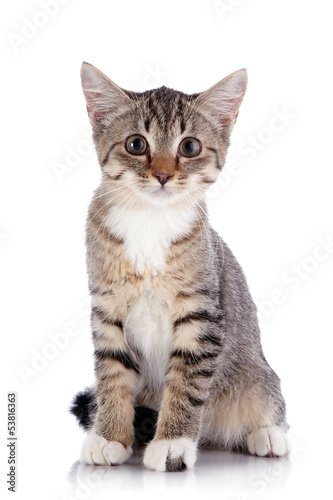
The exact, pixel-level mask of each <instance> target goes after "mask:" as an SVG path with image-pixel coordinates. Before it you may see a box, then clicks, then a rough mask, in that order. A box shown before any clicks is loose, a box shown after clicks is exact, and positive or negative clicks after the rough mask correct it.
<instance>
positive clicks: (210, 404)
mask: <svg viewBox="0 0 333 500" xmlns="http://www.w3.org/2000/svg"><path fill="white" fill-rule="evenodd" d="M81 76H82V85H83V92H84V95H85V98H86V102H87V109H88V114H89V117H90V121H91V124H92V127H93V138H94V142H95V145H96V151H97V155H98V159H99V163H100V165H101V169H102V182H101V185H100V186H99V188H98V189H97V191H96V194H95V196H94V198H93V200H92V202H91V205H90V209H89V218H88V224H87V248H88V253H87V262H88V271H89V285H90V291H91V298H92V332H93V340H94V349H95V372H96V387H95V388H94V389H91V390H87V391H85V392H83V393H80V394H79V395H77V397H76V399H75V400H74V404H73V407H72V412H73V413H74V414H76V416H77V417H78V418H79V420H80V423H81V424H82V425H83V426H84V427H85V428H86V429H87V430H88V435H87V438H86V441H85V443H84V445H83V449H82V453H81V460H82V461H83V462H85V463H88V464H112V465H113V464H121V463H123V462H125V461H126V460H127V459H128V458H129V456H130V455H131V453H132V446H133V443H134V438H135V433H134V428H135V427H136V428H138V425H140V422H141V423H142V419H141V421H140V414H141V415H142V412H143V415H151V416H154V415H155V417H156V419H157V422H156V428H154V429H153V430H152V436H150V437H153V439H152V440H151V441H150V442H149V444H148V445H147V447H146V449H145V452H144V459H143V461H144V464H145V465H146V466H147V467H148V468H150V469H153V470H158V471H165V470H167V471H174V470H182V469H184V468H186V467H187V468H191V467H192V466H193V465H194V463H195V460H196V453H197V447H198V444H199V443H200V444H210V445H214V446H219V447H221V448H224V449H235V448H237V449H240V450H243V451H245V450H247V451H248V452H249V453H251V454H253V455H259V456H282V455H286V454H287V453H288V442H287V438H286V431H287V428H288V425H287V423H286V420H285V403H284V400H283V397H282V395H281V391H280V381H279V378H278V377H277V375H276V374H275V373H274V371H273V370H272V369H271V368H270V366H269V365H268V363H267V361H266V359H265V357H264V355H263V352H262V348H261V344H260V332H259V327H258V322H257V315H256V308H255V305H254V303H253V301H252V299H251V296H250V293H249V291H248V287H247V284H246V280H245V277H244V275H243V272H242V270H241V268H240V266H239V264H238V262H237V261H236V259H235V257H234V256H233V254H232V253H231V251H230V250H229V248H228V247H227V245H226V244H225V243H224V242H223V241H222V240H221V238H220V237H219V236H218V234H216V232H215V231H214V230H213V229H212V228H211V227H210V225H209V221H208V219H207V214H206V209H205V191H206V189H207V188H208V187H209V186H210V185H211V184H212V183H213V182H214V181H215V180H216V179H217V176H218V174H219V172H220V171H221V168H222V166H223V164H224V162H225V157H226V153H227V149H228V145H229V137H230V133H231V130H232V128H233V126H234V123H235V121H236V118H237V115H238V109H239V106H240V104H241V102H242V99H243V97H244V93H245V90H246V85H247V73H246V71H245V70H240V71H237V72H235V73H233V74H232V75H230V76H228V77H227V78H225V79H224V80H222V81H220V82H219V83H217V84H216V85H214V86H213V87H211V88H210V89H209V90H207V91H206V92H203V93H199V94H192V95H187V94H183V93H182V92H178V91H175V90H171V89H169V88H166V87H161V88H159V89H156V90H150V91H147V92H144V93H134V92H129V91H126V90H123V89H121V88H119V87H118V86H117V85H115V84H114V83H113V82H112V81H111V80H109V79H108V78H107V77H106V76H105V75H104V74H103V73H101V72H100V71H99V70H98V69H96V68H95V67H93V66H91V65H90V64H87V63H84V64H83V66H82V72H81ZM148 409H151V410H148ZM135 410H136V411H135ZM149 411H151V413H150V414H149ZM140 412H141V413H140ZM145 412H146V413H145ZM147 412H148V413H147ZM136 413H137V415H136ZM146 437H147V436H146ZM148 439H149V437H148Z"/></svg>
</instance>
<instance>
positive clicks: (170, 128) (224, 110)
mask: <svg viewBox="0 0 333 500" xmlns="http://www.w3.org/2000/svg"><path fill="white" fill-rule="evenodd" d="M81 78H82V87H83V92H84V95H85V98H86V102H87V110H88V114H89V117H90V121H91V124H92V127H93V132H94V135H93V136H94V142H95V145H96V151H97V154H98V158H99V162H100V165H101V168H102V172H103V181H104V183H106V184H107V187H110V189H111V190H113V192H114V193H115V194H114V197H116V196H117V188H118V187H119V198H120V199H122V200H124V199H125V198H124V193H123V190H122V188H124V189H126V190H127V191H128V190H129V191H130V193H132V194H135V195H136V199H137V200H141V201H144V202H145V203H150V204H158V205H161V204H168V203H175V202H178V201H180V200H182V199H183V200H189V199H191V197H192V198H194V199H195V200H198V199H202V198H203V194H204V191H205V190H206V189H207V188H208V187H209V186H210V185H211V184H212V183H213V182H214V181H215V180H216V178H217V176H218V174H219V172H220V170H221V168H222V166H223V164H224V162H225V157H226V153H227V148H228V145H229V136H230V132H231V130H232V128H233V126H234V123H235V121H236V119H237V115H238V110H239V106H240V104H241V102H242V100H243V97H244V93H245V90H246V85H247V73H246V70H244V69H243V70H240V71H236V72H235V73H233V74H231V75H230V76H228V77H226V78H224V80H221V81H220V82H218V83H217V84H216V85H214V86H213V87H211V88H210V89H208V90H207V91H206V92H202V93H199V94H191V95H187V94H184V93H182V92H178V91H176V90H172V89H169V88H166V87H161V88H158V89H155V90H149V91H147V92H143V93H136V92H129V91H126V90H123V89H121V88H120V87H118V86H117V85H116V84H115V83H113V82H112V81H111V80H110V79H109V78H108V77H107V76H105V75H104V74H103V73H102V72H101V71H99V70H98V69H97V68H95V67H94V66H91V65H90V64H87V63H83V65H82V70H81Z"/></svg>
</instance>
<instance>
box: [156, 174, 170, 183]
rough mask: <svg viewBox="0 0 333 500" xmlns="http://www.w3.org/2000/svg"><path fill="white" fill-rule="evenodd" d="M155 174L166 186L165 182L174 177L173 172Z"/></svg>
mask: <svg viewBox="0 0 333 500" xmlns="http://www.w3.org/2000/svg"><path fill="white" fill-rule="evenodd" d="M154 176H155V177H156V178H157V179H158V182H159V183H160V184H161V185H162V186H164V184H166V183H167V182H168V180H169V179H171V177H173V174H162V173H161V174H160V173H159V174H154Z"/></svg>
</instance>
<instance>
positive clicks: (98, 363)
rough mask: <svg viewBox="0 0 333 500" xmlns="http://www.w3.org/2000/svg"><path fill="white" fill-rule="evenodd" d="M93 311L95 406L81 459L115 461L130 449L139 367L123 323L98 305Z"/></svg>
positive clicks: (123, 458)
mask: <svg viewBox="0 0 333 500" xmlns="http://www.w3.org/2000/svg"><path fill="white" fill-rule="evenodd" d="M92 315H93V337H94V348H95V373H96V379H97V391H96V394H97V402H98V410H97V416H96V420H95V423H94V427H93V429H91V430H90V431H89V434H88V436H87V439H86V441H85V443H84V445H83V448H82V452H81V461H83V462H85V463H88V464H95V465H116V464H121V463H123V462H125V460H127V459H128V458H129V456H130V455H131V453H132V447H131V446H132V443H133V441H134V428H133V420H134V408H133V392H134V387H135V385H136V380H137V374H138V372H139V370H138V366H137V364H136V363H135V361H134V360H133V359H132V357H131V354H130V353H129V352H128V348H127V347H126V344H125V341H124V337H123V332H122V324H121V323H120V322H119V321H117V320H116V319H114V318H110V316H109V315H108V314H107V313H106V312H105V311H103V310H102V309H101V308H93V311H92Z"/></svg>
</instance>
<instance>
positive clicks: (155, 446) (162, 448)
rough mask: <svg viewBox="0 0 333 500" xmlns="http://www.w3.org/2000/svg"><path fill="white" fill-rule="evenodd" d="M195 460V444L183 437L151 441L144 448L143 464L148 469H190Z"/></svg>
mask: <svg viewBox="0 0 333 500" xmlns="http://www.w3.org/2000/svg"><path fill="white" fill-rule="evenodd" d="M196 458H197V443H196V442H195V441H192V439H190V438H187V437H183V438H178V439H168V440H160V441H152V442H151V443H150V444H149V445H148V446H147V448H146V451H145V455H144V458H143V463H144V465H145V466H146V467H148V469H152V470H157V471H160V472H164V471H169V472H172V471H179V470H183V469H185V467H186V468H187V469H192V467H193V466H194V463H195V461H196Z"/></svg>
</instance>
